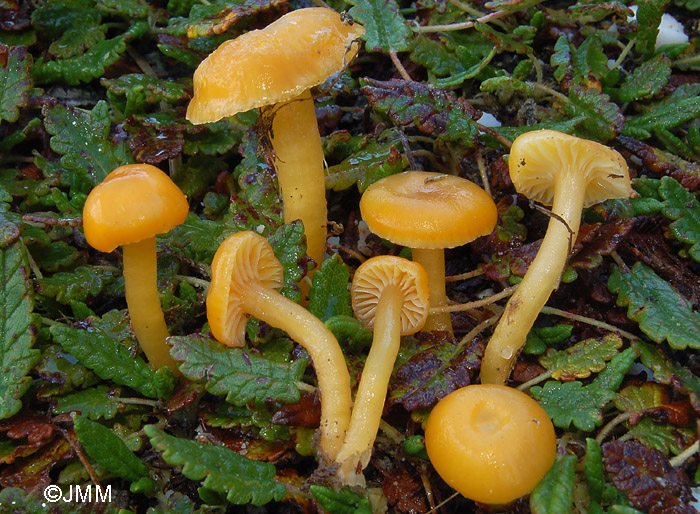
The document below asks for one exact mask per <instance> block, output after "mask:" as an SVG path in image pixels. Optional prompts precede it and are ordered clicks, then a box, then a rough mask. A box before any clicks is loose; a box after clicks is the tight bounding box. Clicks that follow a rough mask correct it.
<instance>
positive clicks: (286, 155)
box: [266, 91, 328, 266]
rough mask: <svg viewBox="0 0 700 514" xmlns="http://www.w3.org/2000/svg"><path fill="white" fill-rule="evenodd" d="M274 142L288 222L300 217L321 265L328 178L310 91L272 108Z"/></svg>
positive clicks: (309, 247)
mask: <svg viewBox="0 0 700 514" xmlns="http://www.w3.org/2000/svg"><path fill="white" fill-rule="evenodd" d="M266 112H270V113H271V115H272V116H273V119H272V131H271V134H272V135H271V142H272V149H273V151H274V159H275V169H276V171H277V180H278V181H279V185H280V189H281V190H282V203H283V214H284V221H285V223H289V222H291V221H294V220H299V219H300V220H301V221H302V222H303V223H304V231H305V233H306V248H307V250H306V252H307V253H308V255H309V257H311V258H312V259H313V260H314V261H316V264H317V265H318V266H320V265H321V262H323V258H324V255H325V248H326V225H327V223H328V220H327V218H328V210H327V207H326V178H325V170H324V167H323V162H324V160H323V159H324V157H323V148H322V146H321V135H320V133H319V131H318V121H317V120H316V111H315V110H314V102H313V99H312V98H311V93H310V92H309V91H305V92H304V93H302V94H301V95H299V96H298V97H296V98H294V99H292V100H290V101H288V102H286V103H284V104H278V105H276V106H275V107H273V108H272V109H271V110H268V111H266Z"/></svg>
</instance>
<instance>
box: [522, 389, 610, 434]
mask: <svg viewBox="0 0 700 514" xmlns="http://www.w3.org/2000/svg"><path fill="white" fill-rule="evenodd" d="M530 394H532V396H533V398H535V399H536V400H537V401H538V402H539V403H540V405H542V408H544V410H545V411H546V412H547V415H548V416H549V417H550V418H552V422H553V423H554V424H555V425H556V426H558V427H559V428H563V429H568V428H569V427H570V426H571V424H572V423H573V425H574V426H575V427H576V428H578V429H579V430H583V431H584V432H591V431H593V430H594V429H595V427H597V426H600V425H601V424H602V423H603V414H602V412H601V410H602V408H603V407H604V406H605V405H606V404H607V403H608V402H609V401H610V400H612V399H613V398H615V393H614V392H613V391H609V390H607V389H603V388H601V387H598V386H594V385H587V386H584V385H583V383H582V382H579V381H574V382H556V381H554V380H550V381H549V382H547V383H545V385H544V387H539V386H533V387H532V388H531V389H530Z"/></svg>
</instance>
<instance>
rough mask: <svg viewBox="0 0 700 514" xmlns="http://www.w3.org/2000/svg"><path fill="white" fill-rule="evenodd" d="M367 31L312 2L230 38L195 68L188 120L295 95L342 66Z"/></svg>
mask: <svg viewBox="0 0 700 514" xmlns="http://www.w3.org/2000/svg"><path fill="white" fill-rule="evenodd" d="M364 32H365V31H364V28H362V27H361V26H360V25H357V24H356V23H352V22H351V21H349V20H346V19H345V18H343V17H341V15H340V14H338V13H337V12H335V11H333V10H332V9H327V8H324V7H310V8H306V9H298V10H296V11H292V12H290V13H287V14H285V15H284V16H282V17H281V18H280V19H278V20H277V21H275V22H274V23H272V24H270V25H268V26H267V27H265V28H264V29H262V30H252V31H250V32H246V33H245V34H243V35H241V36H239V37H237V38H236V39H233V40H230V41H226V42H224V43H223V44H222V45H221V46H220V47H219V48H217V49H216V50H215V51H214V52H212V53H211V55H209V56H208V57H207V58H206V59H205V60H204V61H202V63H201V64H200V65H199V67H198V68H197V70H196V71H195V72H194V98H192V101H191V102H190V105H189V107H188V108H187V119H188V120H189V121H190V122H192V123H194V124H200V123H209V122H213V121H217V120H220V119H221V118H225V117H227V116H232V115H234V114H236V113H238V112H243V111H248V110H250V109H253V108H256V107H262V106H264V105H270V104H275V103H278V102H283V101H287V100H291V99H292V98H294V97H296V96H298V95H300V94H301V93H302V92H304V91H305V90H307V89H309V88H311V87H313V86H316V85H318V84H321V83H322V82H323V81H325V80H326V79H327V78H328V77H330V76H331V75H333V74H334V73H337V72H338V71H340V70H342V69H343V67H344V66H345V65H346V64H347V63H348V62H350V60H352V58H353V57H355V54H356V53H357V49H358V45H356V44H355V45H353V44H352V42H353V41H355V40H357V39H358V38H359V37H360V36H361V35H362V34H364Z"/></svg>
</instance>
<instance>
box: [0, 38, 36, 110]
mask: <svg viewBox="0 0 700 514" xmlns="http://www.w3.org/2000/svg"><path fill="white" fill-rule="evenodd" d="M2 54H5V55H2ZM3 57H4V58H3ZM0 62H3V63H4V65H3V66H2V67H0V120H5V121H10V122H15V121H17V120H18V119H19V108H20V107H25V106H26V105H27V102H28V101H29V92H30V91H31V89H32V85H33V81H32V77H31V75H30V74H29V69H30V68H31V66H32V56H31V54H29V53H27V49H26V48H24V47H23V46H11V47H9V48H8V47H4V48H1V47H0Z"/></svg>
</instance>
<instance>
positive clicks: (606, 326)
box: [540, 306, 639, 341]
mask: <svg viewBox="0 0 700 514" xmlns="http://www.w3.org/2000/svg"><path fill="white" fill-rule="evenodd" d="M540 312H541V313H542V314H552V315H553V316H561V317H562V318H566V319H570V320H572V321H580V322H581V323H585V324H587V325H591V326H592V327H597V328H602V329H603V330H609V331H610V332H615V333H617V334H619V335H621V336H622V337H624V338H625V339H629V340H630V341H637V340H639V337H638V336H636V335H634V334H631V333H630V332H627V331H626V330H622V329H621V328H619V327H616V326H615V325H610V324H609V323H605V322H604V321H598V320H597V319H593V318H588V317H586V316H580V315H579V314H573V313H571V312H566V311H563V310H561V309H555V308H554V307H546V306H545V307H542V310H541V311H540Z"/></svg>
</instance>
